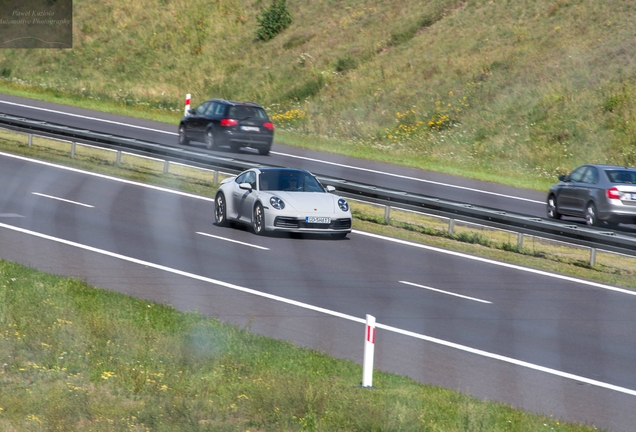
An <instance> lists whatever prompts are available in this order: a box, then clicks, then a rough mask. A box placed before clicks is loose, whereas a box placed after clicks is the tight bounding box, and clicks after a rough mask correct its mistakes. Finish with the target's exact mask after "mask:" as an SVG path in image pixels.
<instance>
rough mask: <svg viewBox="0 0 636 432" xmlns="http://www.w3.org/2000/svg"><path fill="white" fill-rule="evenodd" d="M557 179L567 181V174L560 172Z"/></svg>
mask: <svg viewBox="0 0 636 432" xmlns="http://www.w3.org/2000/svg"><path fill="white" fill-rule="evenodd" d="M559 181H562V182H564V181H568V176H566V175H565V174H561V175H560V176H559Z"/></svg>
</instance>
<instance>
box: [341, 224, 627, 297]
mask: <svg viewBox="0 0 636 432" xmlns="http://www.w3.org/2000/svg"><path fill="white" fill-rule="evenodd" d="M351 232H352V233H355V234H360V235H363V236H367V237H373V238H377V239H381V240H384V241H388V242H391V243H398V244H402V245H407V246H412V247H415V248H420V249H426V250H430V251H434V252H439V253H443V254H447V255H453V256H458V257H461V258H466V259H469V260H473V261H479V262H483V263H488V264H492V265H496V266H499V267H506V268H510V269H514V270H519V271H522V272H527V273H534V274H538V275H541V276H546V277H550V278H553V279H561V280H565V281H568V282H574V283H576V284H580V285H589V286H593V287H595V288H601V289H604V290H608V291H616V292H619V293H622V294H628V295H631V296H636V291H632V290H628V289H625V288H619V287H615V286H611V285H605V284H602V283H600V282H593V281H589V280H585V279H577V278H575V277H572V276H565V275H561V274H556V273H550V272H547V271H544V270H537V269H533V268H530V267H522V266H519V265H516V264H510V263H506V262H501V261H495V260H491V259H488V258H483V257H478V256H474V255H468V254H465V253H462V252H456V251H451V250H447V249H440V248H437V247H435V246H429V245H425V244H422V243H414V242H410V241H408V240H402V239H398V238H391V237H385V236H382V235H379V234H374V233H370V232H365V231H358V230H353V231H351Z"/></svg>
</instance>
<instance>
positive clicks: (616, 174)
mask: <svg viewBox="0 0 636 432" xmlns="http://www.w3.org/2000/svg"><path fill="white" fill-rule="evenodd" d="M605 172H606V173H607V177H608V178H609V180H610V181H611V182H612V183H625V184H636V171H627V170H608V171H605Z"/></svg>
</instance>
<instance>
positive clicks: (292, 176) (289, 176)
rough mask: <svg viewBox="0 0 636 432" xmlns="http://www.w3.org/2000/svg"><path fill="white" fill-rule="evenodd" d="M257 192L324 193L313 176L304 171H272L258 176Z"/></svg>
mask: <svg viewBox="0 0 636 432" xmlns="http://www.w3.org/2000/svg"><path fill="white" fill-rule="evenodd" d="M258 178H259V190H262V191H288V192H324V191H325V190H324V189H323V187H322V185H321V184H320V183H319V182H318V180H316V178H315V177H314V176H312V175H311V174H309V173H307V172H304V171H290V170H273V171H265V172H262V173H261V174H260V175H259V177H258Z"/></svg>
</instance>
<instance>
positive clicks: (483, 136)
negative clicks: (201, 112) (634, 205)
mask: <svg viewBox="0 0 636 432" xmlns="http://www.w3.org/2000/svg"><path fill="white" fill-rule="evenodd" d="M288 4H289V8H290V10H291V13H292V17H293V20H294V21H293V23H292V25H291V27H290V28H288V29H287V30H285V31H284V32H283V33H282V34H279V35H278V36H277V37H275V38H274V39H272V40H271V41H268V42H259V41H256V40H255V37H254V34H255V30H256V27H257V24H256V16H257V14H258V13H259V9H260V7H263V6H267V5H268V4H267V3H266V2H263V1H261V0H233V1H219V2H213V3H211V2H207V1H204V0H192V1H187V2H186V1H183V0H173V1H165V2H159V3H157V1H156V0H140V1H137V2H133V3H130V2H126V1H124V0H113V1H110V2H91V1H88V0H77V1H76V2H75V3H74V49H73V50H30V51H27V50H22V51H20V50H4V51H3V53H2V56H1V57H0V76H1V77H3V82H2V86H3V89H2V91H6V92H9V91H18V92H20V91H26V92H34V91H35V92H37V93H38V97H43V98H49V99H51V100H60V101H64V102H69V103H71V104H74V105H84V104H86V106H89V107H94V108H98V109H104V105H102V104H103V103H106V104H110V108H108V109H112V110H115V111H117V112H122V113H128V114H131V113H133V112H134V113H135V115H140V113H141V112H142V111H144V110H145V111H144V113H143V115H146V116H148V117H150V118H155V119H159V120H162V121H168V122H172V123H175V122H176V121H177V119H178V117H179V116H180V113H181V112H182V103H183V97H184V95H185V94H186V93H192V94H193V99H194V103H198V102H200V101H202V100H204V99H206V98H208V97H211V96H217V97H226V98H230V99H238V100H255V101H258V102H260V103H262V104H263V105H265V106H266V107H267V108H268V110H269V112H270V114H272V115H273V116H274V117H275V119H276V123H277V126H278V132H279V133H278V135H277V137H278V139H279V141H281V142H284V143H286V144H290V145H299V146H305V147H310V148H315V149H319V150H323V151H330V152H334V153H342V154H347V155H351V156H354V157H362V158H369V159H376V160H382V161H387V162H391V163H395V164H399V165H408V166H415V167H419V168H424V169H430V170H436V171H440V172H447V173H452V174H457V175H462V176H466V177H473V178H479V179H483V180H489V181H494V182H500V183H505V184H511V185H516V186H522V187H527V188H534V189H538V190H545V189H546V187H547V185H548V184H550V183H551V182H553V180H554V179H555V176H556V174H557V173H560V172H563V171H568V170H569V169H571V168H573V167H574V166H576V165H578V164H580V163H583V162H613V163H619V164H633V163H634V162H635V159H636V151H635V146H634V141H633V136H634V135H635V134H634V127H635V126H634V125H636V118H635V113H636V110H635V107H636V105H635V102H634V101H635V100H636V99H635V98H633V95H634V91H635V88H636V87H635V84H636V78H635V77H636V62H635V61H634V58H633V56H630V55H629V52H630V47H629V44H630V41H631V39H632V30H631V29H632V17H633V15H634V12H635V11H636V6H635V5H634V4H633V3H630V2H624V1H620V0H611V1H606V2H598V1H595V0H575V1H561V0H539V1H528V0H525V1H496V2H493V1H489V0H477V1H471V2H461V1H456V0H432V1H424V0H420V1H415V2H411V3H410V6H409V8H404V4H403V2H401V1H398V0H389V1H379V0H377V1H362V0H351V1H347V2H345V3H342V2H334V1H330V0H324V1H318V2H301V1H293V0H291V1H288ZM95 102H97V104H94V103H95Z"/></svg>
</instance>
